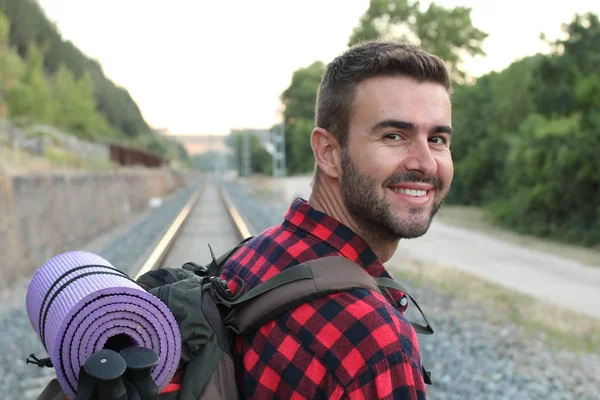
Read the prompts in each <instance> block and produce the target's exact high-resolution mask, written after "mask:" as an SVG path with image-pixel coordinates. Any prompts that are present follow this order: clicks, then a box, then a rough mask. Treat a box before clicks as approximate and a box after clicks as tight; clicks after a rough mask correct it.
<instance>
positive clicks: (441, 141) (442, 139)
mask: <svg viewBox="0 0 600 400" xmlns="http://www.w3.org/2000/svg"><path fill="white" fill-rule="evenodd" d="M429 140H433V141H434V143H435V144H445V143H446V142H447V140H446V138H445V137H443V136H432V137H430V138H429Z"/></svg>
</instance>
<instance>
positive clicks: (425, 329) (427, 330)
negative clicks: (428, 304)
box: [374, 278, 433, 335]
mask: <svg viewBox="0 0 600 400" xmlns="http://www.w3.org/2000/svg"><path fill="white" fill-rule="evenodd" d="M374 279H375V282H377V285H378V286H379V287H385V288H389V289H396V290H399V291H401V292H404V294H405V295H407V296H408V298H410V300H411V301H412V302H413V304H414V305H415V306H416V307H417V310H419V312H420V313H421V316H422V317H423V319H424V320H425V324H426V325H421V324H418V323H416V322H413V321H411V324H412V326H413V328H415V331H417V332H419V333H421V334H423V335H432V334H433V328H432V327H431V324H430V323H429V321H428V320H427V317H426V316H425V313H424V312H423V310H421V307H419V303H417V301H416V300H415V299H414V298H413V297H412V296H411V295H410V293H408V290H406V289H405V288H404V286H402V284H400V283H399V282H398V281H395V280H393V279H390V278H374Z"/></svg>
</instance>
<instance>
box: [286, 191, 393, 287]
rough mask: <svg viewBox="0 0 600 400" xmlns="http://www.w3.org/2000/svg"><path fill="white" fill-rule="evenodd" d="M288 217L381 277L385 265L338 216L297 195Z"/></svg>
mask: <svg viewBox="0 0 600 400" xmlns="http://www.w3.org/2000/svg"><path fill="white" fill-rule="evenodd" d="M285 220H286V221H287V222H288V223H289V224H291V225H294V226H295V227H296V228H299V229H302V230H303V231H305V232H307V233H308V234H310V235H312V236H315V237H317V238H318V239H320V240H322V241H324V242H326V243H328V244H329V245H331V246H332V247H334V248H335V249H336V250H337V251H339V252H340V253H341V254H342V255H343V256H344V257H346V258H348V259H349V260H351V261H354V262H356V263H357V264H359V265H361V266H362V267H363V268H364V269H365V270H366V271H367V272H368V273H369V274H371V275H372V276H381V274H382V273H383V272H384V271H385V268H384V267H383V264H382V263H381V262H380V261H379V259H378V258H377V255H376V254H375V252H374V251H373V250H372V249H371V247H369V245H368V244H367V242H366V241H365V240H364V239H363V238H361V237H360V236H358V235H357V234H356V233H355V232H354V231H353V230H352V229H350V228H349V227H347V226H346V225H344V224H342V223H341V222H339V221H338V220H337V219H335V218H333V217H331V216H329V215H327V214H325V213H323V212H321V211H319V210H316V209H315V208H313V207H312V206H310V205H309V204H308V202H307V201H306V200H304V199H302V198H300V197H298V198H296V199H295V200H294V201H293V202H292V204H291V205H290V207H289V208H288V211H287V213H286V214H285Z"/></svg>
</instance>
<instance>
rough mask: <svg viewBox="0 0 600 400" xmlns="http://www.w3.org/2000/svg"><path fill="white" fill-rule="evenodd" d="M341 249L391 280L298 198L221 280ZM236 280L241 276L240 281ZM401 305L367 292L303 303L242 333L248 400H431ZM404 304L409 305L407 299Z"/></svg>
mask: <svg viewBox="0 0 600 400" xmlns="http://www.w3.org/2000/svg"><path fill="white" fill-rule="evenodd" d="M329 255H342V256H345V257H346V258H348V259H350V260H352V261H354V262H356V263H358V264H359V265H361V266H362V267H363V268H365V270H366V271H367V272H369V274H371V275H372V276H375V277H379V276H386V277H390V275H389V274H388V272H387V271H386V270H385V268H384V266H383V264H382V263H381V262H380V261H379V260H378V258H377V256H376V255H375V253H374V252H373V251H372V250H371V249H370V248H369V246H368V245H367V243H366V242H365V241H364V240H363V239H361V238H360V237H359V236H358V235H356V234H355V233H354V232H353V231H352V230H351V229H349V228H348V227H346V226H345V225H342V224H341V223H339V222H338V221H337V220H335V219H334V218H332V217H330V216H327V215H325V214H323V213H321V212H319V211H317V210H315V209H314V208H312V207H311V206H310V205H308V203H306V202H305V201H304V200H302V199H300V198H298V199H296V200H294V202H293V203H292V204H291V206H290V208H289V210H288V212H287V213H286V215H285V219H284V221H283V223H282V224H281V225H277V226H274V227H272V228H270V229H267V230H266V231H264V232H263V233H262V234H260V235H258V236H256V237H254V238H253V239H251V240H250V241H248V242H247V243H246V244H245V245H244V246H243V247H242V248H241V249H239V250H238V251H237V252H236V253H234V255H233V256H232V257H231V258H230V260H228V261H227V263H226V265H225V268H224V269H223V274H222V277H223V279H227V280H230V285H229V287H230V289H231V290H232V291H233V292H234V293H235V292H236V291H237V289H238V287H239V286H240V285H239V279H243V280H244V282H245V284H246V285H247V286H248V288H250V287H254V286H255V285H257V284H258V283H260V282H262V281H264V280H267V279H269V278H271V277H272V276H274V275H276V274H277V273H278V272H280V271H282V270H284V269H285V268H288V267H290V266H293V265H296V264H299V263H302V262H305V261H309V260H312V259H315V258H319V257H324V256H329ZM236 281H237V282H236ZM391 294H392V296H393V297H394V300H395V301H396V302H397V305H398V307H397V308H395V307H393V306H392V305H391V304H390V303H389V301H387V300H386V299H385V298H384V297H383V296H381V295H379V294H377V293H375V292H372V291H369V290H365V289H353V290H351V291H348V292H342V293H336V294H332V295H327V296H325V297H322V298H318V299H316V300H313V301H310V302H308V303H306V304H303V305H301V306H299V307H297V308H295V309H293V310H291V311H289V312H286V313H284V314H283V315H281V316H279V317H277V319H276V320H274V321H272V322H269V323H267V324H265V325H264V326H263V327H262V328H260V329H259V330H258V331H257V332H255V333H253V334H250V335H247V336H244V337H237V338H236V341H235V348H234V349H233V351H234V357H236V362H237V364H238V368H241V369H242V370H243V376H241V377H240V382H239V383H240V391H241V392H242V395H245V396H246V398H247V399H271V398H280V399H369V400H371V399H403V400H404V399H406V400H420V399H425V383H424V379H423V375H422V370H421V359H420V353H419V347H418V342H417V336H416V332H415V331H414V329H413V327H412V326H411V324H410V322H409V321H407V320H406V319H405V318H404V311H405V310H406V306H403V307H401V306H399V304H400V300H401V299H402V298H403V297H404V296H405V295H404V293H401V292H398V291H391ZM402 303H406V304H408V302H406V301H404V302H402Z"/></svg>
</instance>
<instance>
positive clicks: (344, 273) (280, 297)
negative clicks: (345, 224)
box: [224, 256, 433, 335]
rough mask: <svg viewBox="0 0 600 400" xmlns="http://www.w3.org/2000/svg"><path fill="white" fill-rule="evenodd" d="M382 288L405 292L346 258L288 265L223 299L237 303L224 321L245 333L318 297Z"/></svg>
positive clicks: (424, 328) (416, 328)
mask: <svg viewBox="0 0 600 400" xmlns="http://www.w3.org/2000/svg"><path fill="white" fill-rule="evenodd" d="M380 287H389V288H394V289H399V290H402V291H403V292H405V293H406V291H405V289H404V288H403V287H402V285H400V284H399V283H397V282H396V281H394V280H393V279H389V278H374V277H372V276H371V275H369V274H368V273H367V272H366V271H365V270H364V269H363V268H362V267H361V266H360V265H358V264H356V263H354V262H352V261H350V260H348V259H347V258H345V257H341V256H328V257H322V258H318V259H315V260H311V261H307V262H305V263H302V264H298V265H295V266H293V267H290V268H287V269H285V270H283V271H281V272H280V273H278V274H277V275H275V276H274V277H273V278H271V279H269V280H267V281H265V282H262V283H260V284H259V285H257V286H256V287H254V288H252V289H251V290H249V291H248V292H247V293H245V294H243V295H242V296H240V297H239V298H237V299H235V300H233V301H230V302H227V301H224V303H226V304H227V303H229V305H230V306H235V307H234V308H233V310H232V311H231V312H230V313H229V314H228V315H227V316H226V318H225V320H224V323H225V325H226V326H227V327H228V328H229V329H230V330H232V331H233V332H234V333H236V334H241V335H243V334H245V333H248V332H250V331H252V330H254V329H257V328H259V327H260V326H262V325H263V324H264V323H266V322H268V321H270V320H271V319H273V318H274V317H276V316H277V315H278V314H279V313H281V312H283V311H285V310H287V309H290V308H293V307H296V306H299V305H300V304H302V303H305V302H307V301H310V300H312V299H315V298H317V297H320V296H324V295H327V294H330V293H335V292H341V291H345V290H350V289H354V288H363V289H369V290H372V291H374V292H377V293H379V294H382V291H381V289H380ZM411 300H412V297H411ZM413 302H414V300H413ZM415 304H416V303H415ZM417 308H418V306H417ZM419 310H420V308H419ZM426 322H427V320H426ZM414 325H415V324H414V323H413V326H414ZM417 325H418V324H417ZM419 327H420V326H419ZM419 327H415V330H417V331H424V332H425V333H427V334H431V333H433V330H432V329H431V327H430V326H429V323H427V327H420V328H419ZM421 328H423V329H421Z"/></svg>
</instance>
